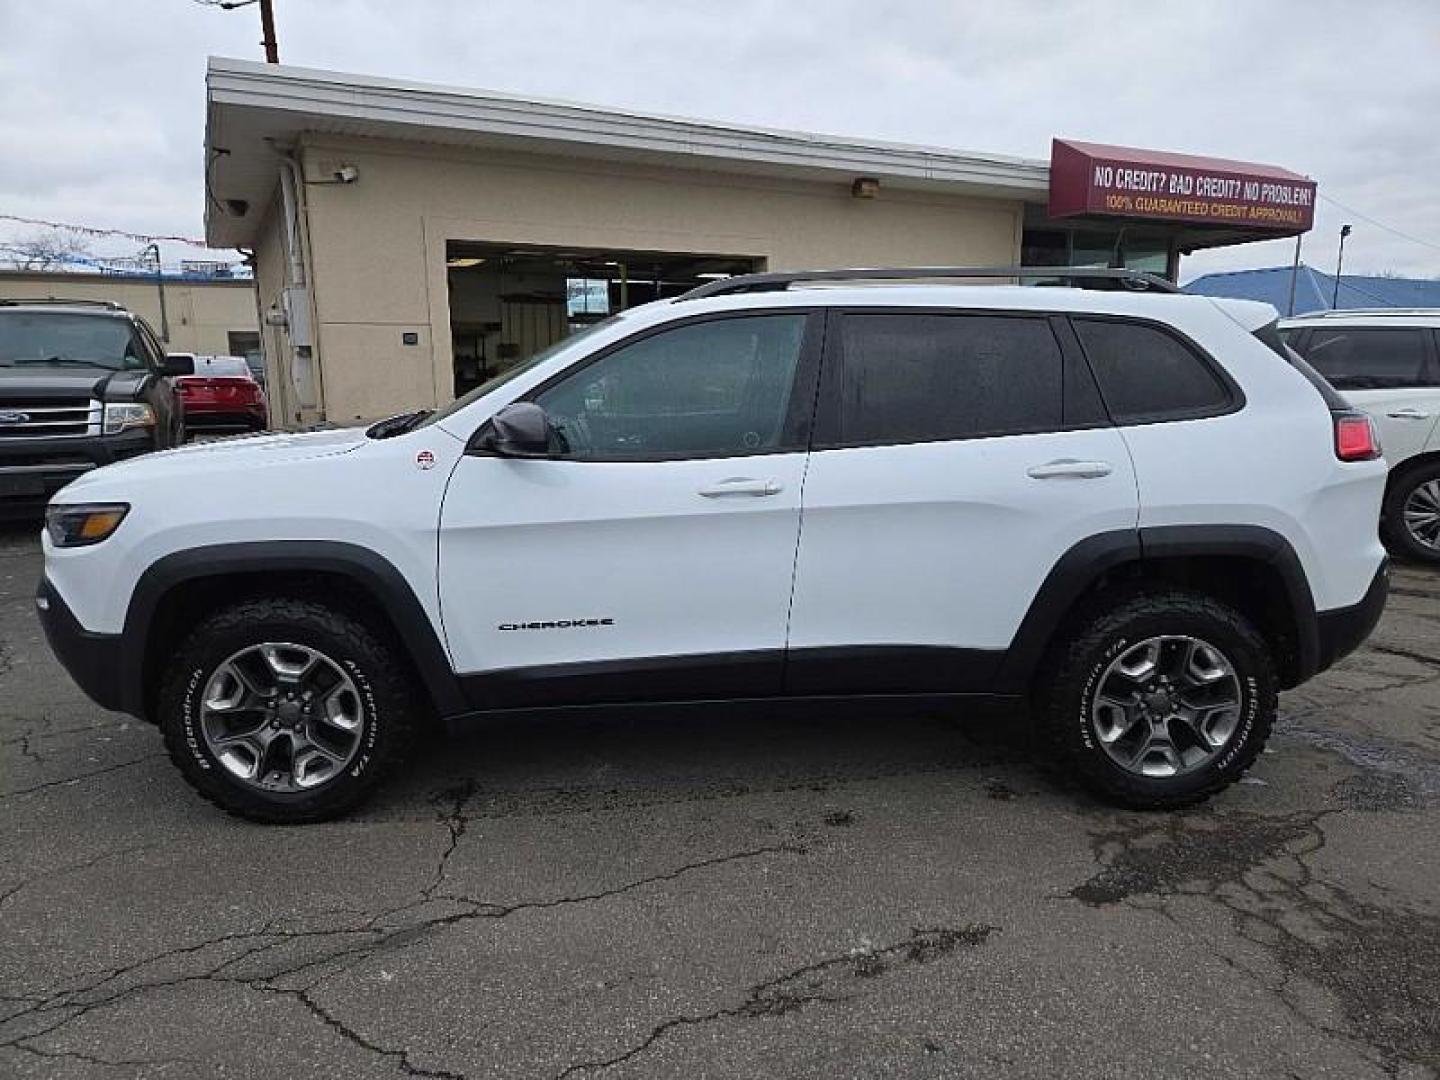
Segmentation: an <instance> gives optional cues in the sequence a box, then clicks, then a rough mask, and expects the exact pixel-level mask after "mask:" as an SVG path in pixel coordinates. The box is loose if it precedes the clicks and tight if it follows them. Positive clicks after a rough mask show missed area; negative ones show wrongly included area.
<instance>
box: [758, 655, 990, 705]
mask: <svg viewBox="0 0 1440 1080" xmlns="http://www.w3.org/2000/svg"><path fill="white" fill-rule="evenodd" d="M1004 658H1005V651H1004V650H1003V649H960V648H952V647H949V646H944V645H843V646H835V647H822V648H810V649H791V650H790V653H789V655H788V656H787V657H786V660H785V693H786V695H787V696H796V697H810V696H813V695H817V694H841V695H844V694H984V693H989V692H990V691H991V690H992V689H993V688H994V686H995V674H996V672H997V671H998V670H999V668H1000V664H1001V661H1003V660H1004Z"/></svg>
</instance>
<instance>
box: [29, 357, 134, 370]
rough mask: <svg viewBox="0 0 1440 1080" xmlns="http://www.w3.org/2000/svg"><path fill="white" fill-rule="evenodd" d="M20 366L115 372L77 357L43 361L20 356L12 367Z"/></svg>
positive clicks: (105, 365)
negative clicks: (70, 367)
mask: <svg viewBox="0 0 1440 1080" xmlns="http://www.w3.org/2000/svg"><path fill="white" fill-rule="evenodd" d="M22 364H23V365H27V366H28V365H30V364H34V365H35V366H37V367H40V366H42V365H43V366H44V367H65V366H66V365H71V366H74V367H89V368H99V369H100V370H101V371H114V370H115V369H114V368H112V367H111V366H110V365H109V364H102V363H99V362H98V361H95V360H81V359H80V358H79V357H78V356H47V357H44V358H43V359H42V358H40V357H38V356H37V357H29V356H22V357H20V358H19V359H18V360H15V361H14V362H13V366H14V367H20V366H21V365H22Z"/></svg>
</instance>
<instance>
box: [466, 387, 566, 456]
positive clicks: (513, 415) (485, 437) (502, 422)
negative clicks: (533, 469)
mask: <svg viewBox="0 0 1440 1080" xmlns="http://www.w3.org/2000/svg"><path fill="white" fill-rule="evenodd" d="M474 446H475V449H477V450H483V451H486V452H488V453H491V454H498V455H499V456H500V457H515V458H537V457H538V458H543V457H549V456H550V420H549V418H548V417H547V416H546V415H545V410H544V409H542V408H541V407H540V406H539V405H536V404H535V403H534V402H533V401H516V402H512V403H511V404H509V405H506V406H505V408H503V409H501V410H500V411H499V412H497V413H496V414H495V415H494V416H492V417H491V418H490V422H489V423H487V424H486V425H485V426H484V427H483V428H481V429H480V432H479V434H478V435H477V437H476V439H475V443H474Z"/></svg>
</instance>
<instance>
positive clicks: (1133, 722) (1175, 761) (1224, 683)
mask: <svg viewBox="0 0 1440 1080" xmlns="http://www.w3.org/2000/svg"><path fill="white" fill-rule="evenodd" d="M1240 708H1241V695H1240V680H1239V678H1238V677H1237V676H1236V674H1235V665H1234V664H1232V663H1231V662H1230V660H1229V658H1228V657H1226V656H1225V654H1224V653H1222V652H1221V651H1220V650H1219V649H1217V648H1216V647H1215V646H1214V645H1211V644H1210V643H1209V642H1206V641H1202V640H1201V639H1199V638H1195V637H1189V636H1186V635H1181V634H1172V635H1163V636H1158V637H1152V638H1146V639H1145V640H1144V641H1141V642H1139V643H1138V644H1136V645H1132V646H1130V647H1129V648H1128V649H1126V650H1125V651H1124V652H1123V653H1121V654H1120V655H1119V656H1118V657H1116V658H1115V660H1113V661H1112V662H1111V663H1110V665H1109V666H1108V667H1107V668H1106V669H1105V671H1104V673H1103V674H1102V675H1101V677H1100V678H1099V680H1098V681H1097V682H1096V684H1095V691H1094V694H1093V696H1092V699H1091V702H1090V722H1091V725H1092V727H1093V729H1094V732H1095V736H1096V738H1097V739H1098V740H1099V742H1100V745H1101V746H1102V747H1103V748H1104V750H1105V753H1106V754H1108V755H1109V757H1110V759H1111V760H1112V761H1114V762H1115V763H1116V764H1117V765H1119V766H1120V767H1121V768H1122V769H1125V770H1126V771H1128V772H1132V773H1137V774H1139V775H1141V776H1146V777H1151V778H1167V777H1172V776H1179V775H1181V774H1183V773H1188V772H1193V771H1194V770H1196V769H1199V768H1201V767H1202V766H1204V765H1206V764H1208V763H1209V762H1210V761H1212V760H1213V759H1214V758H1215V757H1216V755H1218V754H1219V753H1220V752H1221V751H1222V750H1223V749H1224V748H1225V746H1226V744H1227V743H1228V742H1229V741H1230V738H1231V736H1233V735H1234V734H1235V730H1236V728H1237V727H1239V724H1240Z"/></svg>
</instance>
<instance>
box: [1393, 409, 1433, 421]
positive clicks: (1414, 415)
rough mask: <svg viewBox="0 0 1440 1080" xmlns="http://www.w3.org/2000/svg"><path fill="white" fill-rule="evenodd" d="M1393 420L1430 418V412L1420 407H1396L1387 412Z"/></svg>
mask: <svg viewBox="0 0 1440 1080" xmlns="http://www.w3.org/2000/svg"><path fill="white" fill-rule="evenodd" d="M1385 415H1386V416H1388V417H1390V419H1391V420H1428V419H1430V414H1429V413H1428V412H1424V411H1423V410H1420V409H1396V410H1395V411H1394V412H1388V413H1386V414H1385Z"/></svg>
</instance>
